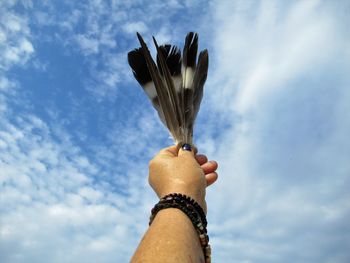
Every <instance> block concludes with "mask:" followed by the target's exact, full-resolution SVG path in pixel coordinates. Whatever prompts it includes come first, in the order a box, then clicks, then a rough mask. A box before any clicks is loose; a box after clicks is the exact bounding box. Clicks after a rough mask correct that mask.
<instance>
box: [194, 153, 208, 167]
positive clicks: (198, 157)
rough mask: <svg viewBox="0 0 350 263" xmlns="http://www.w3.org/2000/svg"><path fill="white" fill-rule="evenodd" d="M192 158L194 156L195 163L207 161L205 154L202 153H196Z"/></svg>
mask: <svg viewBox="0 0 350 263" xmlns="http://www.w3.org/2000/svg"><path fill="white" fill-rule="evenodd" d="M194 158H196V160H197V163H198V164H199V165H202V164H205V163H206V162H207V161H208V158H207V156H205V155H204V154H196V155H195V156H194Z"/></svg>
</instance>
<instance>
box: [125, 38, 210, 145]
mask: <svg viewBox="0 0 350 263" xmlns="http://www.w3.org/2000/svg"><path fill="white" fill-rule="evenodd" d="M137 37H138V40H139V42H140V45H141V47H140V48H137V49H134V50H132V51H130V52H129V53H128V62H129V65H130V67H131V69H132V72H133V74H134V77H135V78H136V80H137V81H138V82H139V84H140V85H141V86H142V88H143V89H144V91H145V93H146V94H147V96H148V98H149V99H150V100H151V102H152V105H153V107H154V108H155V109H156V110H157V112H158V115H159V118H160V119H161V121H162V122H163V124H164V125H165V126H166V127H167V128H168V130H169V132H170V134H171V135H172V137H173V138H174V140H175V143H176V144H183V143H188V144H193V126H194V122H195V119H196V117H197V114H198V111H199V108H200V103H201V100H202V97H203V88H204V83H205V81H206V79H207V73H208V65H209V63H208V62H209V58H208V51H207V50H203V51H202V52H200V54H199V57H198V61H197V51H198V35H197V34H196V33H193V32H190V33H188V34H187V36H186V39H185V45H184V48H183V54H182V56H181V52H180V50H179V49H178V48H177V47H176V46H171V45H169V44H166V45H161V46H159V45H158V43H157V41H156V39H155V38H154V37H153V42H154V45H155V47H156V51H157V58H156V63H155V62H154V60H153V59H152V57H151V54H150V52H149V50H148V47H147V45H146V43H145V41H144V40H143V38H142V37H141V35H140V34H139V33H137Z"/></svg>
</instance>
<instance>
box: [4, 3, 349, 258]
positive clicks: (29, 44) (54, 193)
mask: <svg viewBox="0 0 350 263" xmlns="http://www.w3.org/2000/svg"><path fill="white" fill-rule="evenodd" d="M349 13H350V3H349V1H346V0H343V1H341V0H339V1H337V0H334V1H317V0H305V1H282V0H281V1H274V0H269V1H236V0H235V1H224V0H216V1H215V0H213V1H200V0H185V1H177V0H169V1H166V0H159V1H158V0H155V1H142V0H138V1H118V0H110V1H103V0H86V1H69V0H62V1H54V0H52V1H50V0H43V1H34V0H33V1H32V0H22V1H21V0H0V261H1V262H2V263H13V262H26V263H28V262H29V263H31V262H33V263H34V262H35V263H41V262H53V263H55V262H67V263H70V262H72V263H73V262H74V263H75V262H77V263H79V262H87V263H89V262H101V263H109V262H128V261H129V259H130V257H131V255H132V253H133V252H134V250H135V248H136V246H137V244H138V242H139V241H140V239H141V237H142V235H143V233H144V232H145V230H146V229H147V226H148V218H149V214H150V209H151V208H152V206H153V205H154V204H155V203H156V202H157V197H156V195H155V194H154V193H153V191H152V190H151V188H150V187H149V186H148V181H147V176H148V162H149V160H150V159H151V158H152V157H153V156H154V155H155V154H156V153H157V152H158V151H159V150H160V149H161V148H163V147H166V146H169V145H171V144H172V143H173V142H172V140H171V138H170V137H169V134H168V132H167V131H166V129H165V128H164V127H163V126H162V124H161V123H160V121H159V120H158V117H157V114H156V112H155V111H154V110H153V108H152V106H151V104H150V103H149V101H148V99H147V97H146V96H145V94H144V93H143V91H142V89H141V88H140V87H139V86H138V83H137V82H136V80H135V79H133V76H132V73H131V70H130V68H129V66H128V64H127V58H126V57H127V52H128V51H130V50H132V49H134V48H136V47H138V42H137V38H136V35H135V33H136V31H138V32H140V33H141V34H142V35H143V36H144V38H145V40H146V42H147V43H148V44H149V45H150V47H151V36H152V35H154V36H155V37H156V38H157V40H158V43H172V44H176V45H178V46H180V47H182V46H183V43H184V38H185V35H186V33H187V32H189V31H195V32H198V33H199V42H200V43H199V46H200V49H204V48H207V49H208V50H209V74H208V79H207V82H206V85H205V93H204V98H203V101H202V106H201V110H200V113H199V115H198V119H197V122H196V126H195V139H194V140H195V144H196V145H197V147H198V149H199V152H201V153H204V154H206V155H208V157H209V159H214V160H217V161H218V163H219V170H218V173H219V179H218V181H217V182H216V183H215V184H214V185H212V186H210V187H209V188H208V189H207V203H208V222H209V224H208V231H209V236H210V243H211V246H212V250H213V252H212V257H213V262H232V263H236V262H244V263H250V262H262V263H264V262H286V263H289V262H293V263H294V262H297V263H298V262H300V263H302V262H305V263H306V262H321V263H323V262H325V263H326V262H327V263H343V262H344V263H345V262H350V250H349V244H350V223H349V217H350V191H349V185H350V140H349V134H350V103H349V102H350V32H349V24H350V16H349ZM151 51H152V53H153V54H154V48H153V47H152V48H151Z"/></svg>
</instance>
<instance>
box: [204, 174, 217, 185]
mask: <svg viewBox="0 0 350 263" xmlns="http://www.w3.org/2000/svg"><path fill="white" fill-rule="evenodd" d="M217 179H218V174H217V173H216V172H213V173H209V174H206V175H205V180H206V181H207V186H209V185H212V184H213V183H215V182H216V180H217Z"/></svg>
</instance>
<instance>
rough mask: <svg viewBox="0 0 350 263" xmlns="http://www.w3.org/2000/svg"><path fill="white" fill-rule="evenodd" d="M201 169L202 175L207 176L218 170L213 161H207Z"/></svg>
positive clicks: (216, 164)
mask: <svg viewBox="0 0 350 263" xmlns="http://www.w3.org/2000/svg"><path fill="white" fill-rule="evenodd" d="M201 167H202V169H203V172H204V174H209V173H212V172H215V171H216V169H218V163H217V162H215V161H209V162H206V163H205V164H203V165H201Z"/></svg>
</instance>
